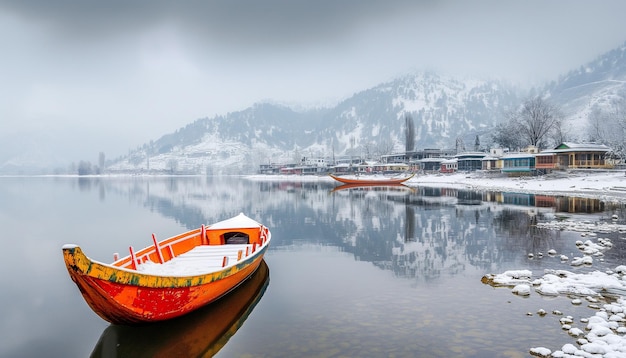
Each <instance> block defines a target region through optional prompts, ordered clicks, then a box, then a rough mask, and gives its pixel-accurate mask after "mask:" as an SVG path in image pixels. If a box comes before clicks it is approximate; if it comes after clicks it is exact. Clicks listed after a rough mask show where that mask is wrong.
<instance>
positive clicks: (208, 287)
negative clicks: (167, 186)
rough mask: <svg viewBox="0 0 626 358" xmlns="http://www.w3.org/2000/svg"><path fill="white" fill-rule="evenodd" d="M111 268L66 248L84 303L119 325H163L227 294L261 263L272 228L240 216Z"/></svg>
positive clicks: (132, 254) (153, 247) (155, 244)
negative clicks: (162, 322)
mask: <svg viewBox="0 0 626 358" xmlns="http://www.w3.org/2000/svg"><path fill="white" fill-rule="evenodd" d="M152 240H153V245H151V246H148V247H146V248H144V249H142V250H140V251H138V252H134V250H133V248H132V247H130V248H129V251H130V255H129V256H127V257H124V258H121V259H117V260H116V261H115V262H113V263H112V264H106V263H102V262H98V261H95V260H91V259H90V258H89V257H87V256H86V255H85V254H84V253H83V251H82V250H81V249H80V247H78V246H77V245H73V244H69V245H64V246H63V256H64V259H65V265H66V266H67V269H68V271H69V274H70V277H71V278H72V280H73V281H74V282H75V283H76V285H77V286H78V288H79V290H80V292H81V293H82V295H83V297H84V299H85V301H87V304H89V306H90V307H91V309H93V310H94V312H96V313H97V314H98V315H99V316H100V317H102V318H103V319H105V320H107V321H109V322H111V323H114V324H127V325H132V324H140V323H146V322H154V321H162V320H167V319H171V318H174V317H178V316H181V315H184V314H186V313H189V312H191V311H194V310H196V309H198V308H200V307H202V306H204V305H206V304H208V303H210V302H213V301H215V300H217V299H218V298H220V297H222V296H224V295H225V294H227V293H228V292H230V291H231V290H233V289H234V288H235V287H237V286H238V285H239V284H241V283H242V282H243V281H244V280H246V279H247V278H248V277H250V275H252V274H253V273H254V272H255V271H256V269H257V268H258V267H259V265H260V264H261V261H262V260H263V255H264V254H265V251H266V250H267V247H268V245H269V243H270V241H271V233H270V231H269V229H268V228H267V227H265V226H264V225H262V224H259V223H258V222H256V221H254V220H252V219H250V218H248V217H247V216H245V215H244V214H239V215H238V216H235V217H233V218H230V219H227V220H224V221H220V222H218V223H215V224H213V225H210V226H207V227H205V226H204V225H203V226H202V227H201V228H199V229H195V230H191V231H188V232H185V233H183V234H180V235H177V236H174V237H171V238H168V239H165V240H163V241H160V242H158V241H157V240H156V239H155V237H154V235H153V237H152Z"/></svg>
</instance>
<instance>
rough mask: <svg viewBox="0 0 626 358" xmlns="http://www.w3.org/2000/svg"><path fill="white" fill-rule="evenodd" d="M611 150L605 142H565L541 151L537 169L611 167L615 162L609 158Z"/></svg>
mask: <svg viewBox="0 0 626 358" xmlns="http://www.w3.org/2000/svg"><path fill="white" fill-rule="evenodd" d="M610 152H611V148H609V147H607V146H606V145H604V144H595V143H573V142H563V143H561V144H559V145H558V146H556V147H555V148H554V149H550V150H544V151H542V152H541V157H542V158H541V160H540V159H539V158H538V160H537V169H547V170H548V171H549V170H550V169H560V170H565V169H611V168H613V167H614V163H613V161H612V160H610V159H608V157H609V155H608V154H609V153H610ZM541 162H543V163H541Z"/></svg>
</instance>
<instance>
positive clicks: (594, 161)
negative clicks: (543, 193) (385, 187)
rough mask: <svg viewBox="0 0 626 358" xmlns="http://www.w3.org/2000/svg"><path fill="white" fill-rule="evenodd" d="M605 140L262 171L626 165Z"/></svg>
mask: <svg viewBox="0 0 626 358" xmlns="http://www.w3.org/2000/svg"><path fill="white" fill-rule="evenodd" d="M622 163H623V160H622V159H621V158H618V157H615V156H614V155H613V152H612V150H611V148H609V147H608V146H606V145H603V144H595V143H573V142H564V143H561V144H559V145H558V146H556V147H555V148H553V149H548V150H539V149H538V148H536V147H534V146H529V147H527V148H525V149H523V150H521V151H518V152H510V151H508V150H506V149H500V148H495V149H491V150H490V151H489V152H463V153H456V151H455V150H452V149H451V150H444V149H424V150H420V151H413V152H405V153H398V154H391V155H384V156H381V157H380V159H379V160H378V161H368V160H363V159H362V158H360V157H356V156H350V157H339V158H313V157H303V158H302V160H301V161H300V163H292V164H275V163H270V164H261V165H260V168H259V173H260V174H291V175H323V174H328V173H338V174H356V173H360V174H368V173H371V174H388V173H399V172H424V173H437V172H438V173H455V172H459V171H462V172H471V171H477V170H483V171H488V172H496V173H503V174H507V175H509V176H531V175H543V174H548V173H550V172H552V171H554V170H571V169H615V168H621V166H623V164H622Z"/></svg>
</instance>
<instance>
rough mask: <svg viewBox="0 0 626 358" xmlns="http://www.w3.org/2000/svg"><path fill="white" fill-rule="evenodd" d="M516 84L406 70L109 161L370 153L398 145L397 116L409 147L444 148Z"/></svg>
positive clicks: (488, 119) (203, 167)
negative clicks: (339, 94) (346, 94)
mask: <svg viewBox="0 0 626 358" xmlns="http://www.w3.org/2000/svg"><path fill="white" fill-rule="evenodd" d="M518 92H519V90H518V89H516V88H514V87H513V86H510V85H507V84H505V83H503V82H500V81H485V80H458V79H454V78H450V77H446V76H443V75H439V74H437V73H434V72H422V73H413V74H407V75H405V76H402V77H399V78H396V79H394V80H392V81H389V82H386V83H382V84H380V85H378V86H375V87H373V88H370V89H367V90H364V91H362V92H359V93H356V94H354V95H353V96H352V97H350V98H348V99H346V100H344V101H342V102H340V103H339V104H337V105H336V106H334V107H332V108H316V109H308V110H299V111H296V110H293V109H291V108H289V107H286V106H281V105H278V104H270V103H260V104H256V105H254V106H252V107H250V108H247V109H245V110H243V111H240V112H234V113H229V114H227V115H224V116H216V117H213V118H203V119H199V120H196V121H195V122H193V123H191V124H189V125H187V126H186V127H184V128H181V129H180V130H178V131H177V132H175V133H172V134H168V135H165V136H163V137H161V138H160V139H159V140H157V141H155V142H153V143H149V144H146V145H144V146H142V147H141V148H138V149H137V150H136V151H134V152H132V153H131V154H130V155H129V156H128V157H125V158H122V159H121V160H119V161H117V162H116V163H114V164H113V165H111V166H110V167H109V169H110V170H114V171H115V170H124V171H133V170H142V169H148V164H147V163H148V158H150V159H149V162H150V167H149V169H150V170H163V171H168V170H172V171H180V172H193V173H196V172H201V173H204V172H207V173H216V172H221V173H246V172H248V173H249V172H254V171H256V170H257V168H258V165H259V164H260V163H270V162H271V163H286V162H298V161H299V160H300V158H301V157H302V156H309V157H326V158H331V157H333V156H335V157H336V156H344V155H354V156H362V157H371V158H375V157H377V156H379V155H381V154H392V153H396V152H399V151H404V148H405V143H404V141H405V139H404V138H405V116H406V115H409V116H411V118H413V121H414V125H415V133H416V140H415V143H416V148H415V149H419V148H450V147H453V146H454V145H455V142H456V140H457V138H459V137H468V138H471V139H470V140H471V141H472V143H473V140H474V138H475V136H476V135H484V134H485V133H487V132H488V131H489V130H490V129H491V128H492V127H493V126H494V125H495V124H496V123H497V121H498V120H499V119H501V118H502V115H503V113H504V111H508V110H510V109H512V108H514V106H516V105H518V104H519V101H520V95H519V93H518Z"/></svg>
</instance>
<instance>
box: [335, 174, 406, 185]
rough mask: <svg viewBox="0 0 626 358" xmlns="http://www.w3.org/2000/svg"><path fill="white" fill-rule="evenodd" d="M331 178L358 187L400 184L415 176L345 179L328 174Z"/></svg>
mask: <svg viewBox="0 0 626 358" xmlns="http://www.w3.org/2000/svg"><path fill="white" fill-rule="evenodd" d="M329 175H330V177H331V178H333V179H335V180H337V181H338V182H341V183H344V184H360V185H364V184H367V185H388V184H401V183H404V182H405V181H407V180H409V179H411V178H412V177H413V176H414V175H415V174H411V175H410V176H408V177H402V178H375V177H371V178H367V176H364V177H361V178H347V177H342V176H338V175H333V174H329Z"/></svg>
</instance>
